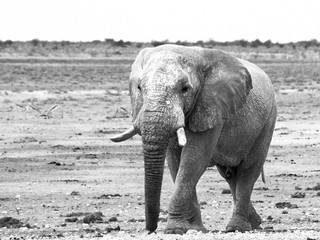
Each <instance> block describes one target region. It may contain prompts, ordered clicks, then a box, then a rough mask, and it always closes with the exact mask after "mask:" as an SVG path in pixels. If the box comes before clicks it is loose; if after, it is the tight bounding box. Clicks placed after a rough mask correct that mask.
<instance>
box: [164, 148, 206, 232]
mask: <svg viewBox="0 0 320 240" xmlns="http://www.w3.org/2000/svg"><path fill="white" fill-rule="evenodd" d="M181 150H182V148H181V147H179V145H178V143H177V142H174V143H171V144H170V145H169V148H168V152H167V162H168V167H169V170H170V174H171V177H172V180H173V182H175V180H176V177H177V173H178V170H179V165H180V158H181ZM188 212H189V215H188V217H187V220H188V222H189V223H190V228H191V229H195V230H198V231H202V232H207V229H206V228H205V227H204V225H203V223H202V220H201V210H200V205H199V202H198V198H197V194H196V192H195V193H194V195H193V198H192V201H191V203H190V207H189V211H188Z"/></svg>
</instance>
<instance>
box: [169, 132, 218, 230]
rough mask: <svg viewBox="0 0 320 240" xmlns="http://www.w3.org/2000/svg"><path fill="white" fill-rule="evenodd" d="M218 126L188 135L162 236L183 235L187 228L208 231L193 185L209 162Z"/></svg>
mask: <svg viewBox="0 0 320 240" xmlns="http://www.w3.org/2000/svg"><path fill="white" fill-rule="evenodd" d="M220 131H221V126H219V127H217V128H214V129H210V130H208V131H206V132H202V133H193V132H187V139H188V142H187V145H186V146H185V147H184V148H183V150H182V153H181V160H180V164H179V168H178V171H177V174H176V177H175V178H174V179H175V190H174V193H173V196H172V198H171V202H170V205H169V216H168V223H167V227H166V229H165V233H175V234H183V233H185V232H187V231H188V230H189V229H195V230H198V231H202V232H207V230H206V228H205V227H204V226H203V223H202V220H201V212H200V206H199V203H198V199H197V194H196V185H197V183H198V181H199V179H200V177H201V176H202V174H203V172H204V171H205V170H206V168H207V166H208V164H209V163H210V160H211V157H212V155H213V152H214V149H215V146H216V143H217V140H218V137H219V134H220Z"/></svg>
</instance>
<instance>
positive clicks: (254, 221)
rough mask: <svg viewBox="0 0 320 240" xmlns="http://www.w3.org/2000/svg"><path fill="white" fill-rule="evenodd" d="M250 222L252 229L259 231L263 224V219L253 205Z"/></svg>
mask: <svg viewBox="0 0 320 240" xmlns="http://www.w3.org/2000/svg"><path fill="white" fill-rule="evenodd" d="M249 222H250V224H251V227H252V229H258V228H259V226H260V224H261V217H260V216H259V214H258V213H257V212H256V210H255V209H254V207H253V206H252V205H251V206H250V209H249Z"/></svg>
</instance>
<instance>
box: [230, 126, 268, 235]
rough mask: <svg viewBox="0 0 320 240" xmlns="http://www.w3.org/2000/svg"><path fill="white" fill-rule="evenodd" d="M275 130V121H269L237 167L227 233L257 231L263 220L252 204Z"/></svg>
mask: <svg viewBox="0 0 320 240" xmlns="http://www.w3.org/2000/svg"><path fill="white" fill-rule="evenodd" d="M273 129H274V121H271V120H270V121H269V122H268V123H267V124H266V125H265V127H264V128H263V129H262V131H261V133H260V135H259V137H258V138H257V140H256V142H255V144H254V145H253V147H252V149H251V151H250V153H249V154H248V156H247V157H246V159H245V160H244V161H243V162H242V163H241V164H240V165H239V166H238V167H237V173H236V193H235V198H236V200H235V209H234V212H233V215H232V218H231V220H230V222H229V224H228V225H227V231H236V230H239V231H247V230H252V229H256V228H258V227H259V225H260V223H261V218H260V216H259V215H258V214H257V212H256V210H255V209H254V207H253V206H252V203H251V200H250V198H251V193H252V189H253V186H254V184H255V182H256V180H257V179H258V177H259V176H260V174H261V172H262V169H263V164H264V162H265V159H266V157H267V153H268V150H269V145H270V142H271V138H272V133H273Z"/></svg>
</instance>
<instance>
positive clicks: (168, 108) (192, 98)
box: [111, 45, 277, 234]
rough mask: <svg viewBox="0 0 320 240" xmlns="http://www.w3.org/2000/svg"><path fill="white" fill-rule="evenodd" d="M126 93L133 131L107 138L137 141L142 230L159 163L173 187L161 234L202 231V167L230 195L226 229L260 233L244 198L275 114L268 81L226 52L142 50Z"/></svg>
mask: <svg viewBox="0 0 320 240" xmlns="http://www.w3.org/2000/svg"><path fill="white" fill-rule="evenodd" d="M129 88H130V96H131V104H132V122H133V126H132V127H131V128H130V129H128V130H127V131H126V132H124V133H123V134H120V135H118V136H115V137H113V138H111V140H113V141H124V140H126V139H129V138H130V137H132V136H133V135H135V134H140V135H141V137H142V142H143V155H144V163H145V214H146V228H147V230H149V231H151V232H152V231H155V230H156V228H157V222H158V216H159V209H160V193H161V184H162V177H163V169H164V161H165V159H167V162H168V166H169V169H170V173H171V175H172V178H173V181H174V183H175V188H174V193H173V196H172V198H171V201H170V205H169V215H168V222H167V227H166V229H165V232H166V233H178V234H183V233H185V232H186V231H187V230H189V229H196V230H199V231H203V232H206V231H207V230H206V228H205V227H204V225H203V223H202V220H201V212H200V206H199V203H198V200H197V193H196V185H197V183H198V181H199V179H200V177H201V175H202V174H203V173H204V171H205V170H206V168H207V167H208V166H217V168H218V170H219V173H220V174H221V175H222V177H223V178H225V179H226V181H227V182H228V184H229V186H230V189H231V192H232V195H233V200H234V210H233V214H232V217H231V220H230V221H229V223H228V225H227V227H226V230H227V231H236V230H238V231H248V230H252V229H256V228H258V227H259V225H260V223H261V218H260V217H259V215H258V214H257V213H256V211H255V209H254V207H253V205H252V203H251V201H250V197H251V193H252V189H253V186H254V183H255V181H256V180H257V178H258V177H259V175H260V174H261V173H262V176H263V164H264V162H265V159H266V156H267V152H268V149H269V145H270V141H271V138H272V134H273V130H274V126H275V121H276V115H277V111H276V103H275V95H274V91H273V87H272V83H271V81H270V79H269V77H268V76H267V75H266V74H265V73H264V72H263V71H262V70H261V69H260V68H259V67H257V66H256V65H254V64H252V63H250V62H247V61H245V60H241V59H238V58H235V57H233V56H231V55H230V54H228V53H226V52H224V51H220V50H213V49H205V48H199V47H183V46H176V45H162V46H159V47H156V48H145V49H143V50H141V51H140V53H139V54H138V56H137V58H136V60H135V62H134V63H133V65H132V71H131V74H130V82H129Z"/></svg>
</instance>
